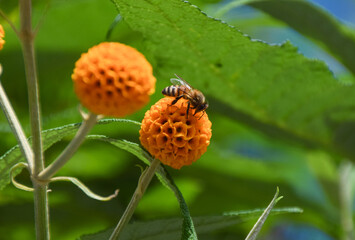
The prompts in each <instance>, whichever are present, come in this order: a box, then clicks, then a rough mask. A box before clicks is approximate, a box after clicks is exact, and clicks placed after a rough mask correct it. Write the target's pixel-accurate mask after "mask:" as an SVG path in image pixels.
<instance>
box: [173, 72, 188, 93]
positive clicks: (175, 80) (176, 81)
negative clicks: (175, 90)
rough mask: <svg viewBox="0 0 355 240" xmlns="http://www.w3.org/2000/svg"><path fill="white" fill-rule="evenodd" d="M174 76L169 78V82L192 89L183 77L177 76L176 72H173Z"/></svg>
mask: <svg viewBox="0 0 355 240" xmlns="http://www.w3.org/2000/svg"><path fill="white" fill-rule="evenodd" d="M175 76H176V78H170V82H171V83H172V84H174V85H180V86H185V87H187V88H188V89H190V90H191V89H193V88H192V87H191V86H190V84H188V83H187V82H186V81H185V80H184V79H182V78H181V77H179V76H178V75H177V74H175Z"/></svg>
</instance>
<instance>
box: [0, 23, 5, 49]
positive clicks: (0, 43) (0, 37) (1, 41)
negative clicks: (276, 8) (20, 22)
mask: <svg viewBox="0 0 355 240" xmlns="http://www.w3.org/2000/svg"><path fill="white" fill-rule="evenodd" d="M4 37H5V31H4V28H3V27H2V25H1V24H0V50H1V49H2V48H3V47H4V44H5V40H4V39H3V38H4Z"/></svg>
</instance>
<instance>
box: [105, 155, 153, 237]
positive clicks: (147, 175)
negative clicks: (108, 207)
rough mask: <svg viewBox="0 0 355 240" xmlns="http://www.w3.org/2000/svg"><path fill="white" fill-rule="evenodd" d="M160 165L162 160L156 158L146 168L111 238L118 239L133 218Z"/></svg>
mask: <svg viewBox="0 0 355 240" xmlns="http://www.w3.org/2000/svg"><path fill="white" fill-rule="evenodd" d="M159 165H160V161H159V160H157V159H154V160H153V162H151V163H150V166H149V167H148V169H146V170H145V171H144V172H143V174H142V175H141V177H140V178H139V181H138V186H137V188H136V190H135V192H134V194H133V196H132V198H131V201H130V202H129V204H128V206H127V208H126V210H125V212H124V213H123V215H122V217H121V219H120V221H119V222H118V224H117V226H116V228H115V229H114V230H113V233H112V234H111V237H110V240H117V239H118V237H119V235H120V233H121V232H122V230H123V228H124V227H125V226H126V224H127V223H128V222H129V220H130V219H131V217H132V215H133V213H134V211H135V210H136V208H137V206H138V203H139V201H140V200H141V198H142V197H143V195H144V192H145V190H146V189H147V187H148V185H149V183H150V181H151V180H152V178H153V176H154V174H155V171H156V170H157V168H158V167H159Z"/></svg>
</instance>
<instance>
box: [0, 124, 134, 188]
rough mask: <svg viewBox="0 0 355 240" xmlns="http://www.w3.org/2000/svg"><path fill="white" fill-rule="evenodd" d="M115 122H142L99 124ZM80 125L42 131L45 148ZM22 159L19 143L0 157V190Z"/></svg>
mask: <svg viewBox="0 0 355 240" xmlns="http://www.w3.org/2000/svg"><path fill="white" fill-rule="evenodd" d="M114 122H128V123H133V124H138V125H139V124H140V123H138V122H135V121H131V120H125V119H103V120H100V121H99V122H98V124H109V123H114ZM80 125H81V123H73V124H68V125H65V126H61V127H57V128H52V129H48V130H44V131H42V139H43V140H42V142H43V149H44V150H47V149H48V148H50V147H51V146H52V145H53V144H54V143H56V142H59V141H61V140H62V139H63V138H64V137H66V136H69V135H72V134H74V133H75V132H76V130H77V129H78V128H79V127H80ZM21 161H24V158H23V157H22V155H21V151H20V149H19V147H18V145H16V146H15V147H13V148H11V149H10V150H9V151H7V152H6V153H5V154H4V155H3V156H1V157H0V190H1V189H3V188H4V187H5V186H6V185H7V184H9V183H10V175H9V173H10V169H11V167H12V166H14V165H15V164H16V163H19V162H21Z"/></svg>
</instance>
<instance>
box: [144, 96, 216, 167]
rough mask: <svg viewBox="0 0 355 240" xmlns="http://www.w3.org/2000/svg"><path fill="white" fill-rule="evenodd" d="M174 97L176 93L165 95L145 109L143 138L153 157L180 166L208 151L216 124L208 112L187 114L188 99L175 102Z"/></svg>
mask: <svg viewBox="0 0 355 240" xmlns="http://www.w3.org/2000/svg"><path fill="white" fill-rule="evenodd" d="M173 100H174V98H173V97H165V98H162V99H160V100H159V101H158V102H157V103H155V104H154V105H153V106H152V107H151V108H150V110H148V111H147V112H146V113H145V116H144V119H143V121H142V126H141V129H140V131H139V135H140V137H139V139H140V142H141V144H142V146H143V147H144V148H145V149H146V150H147V151H148V152H149V153H150V154H151V155H152V156H153V157H155V158H157V159H159V160H160V161H161V162H162V163H163V164H165V165H168V166H170V167H172V168H175V169H180V168H181V167H183V166H186V165H190V164H192V163H193V162H195V161H196V160H198V159H199V158H200V157H201V156H202V154H204V153H205V152H206V151H207V147H208V145H209V144H210V139H211V136H212V130H211V126H212V124H211V122H210V121H209V119H208V116H207V114H206V113H205V114H204V115H203V116H202V117H201V115H202V114H203V113H202V112H201V113H200V114H201V115H200V114H196V115H195V116H193V114H191V112H190V113H189V114H188V117H187V116H186V111H187V101H181V100H180V101H179V102H178V103H176V104H175V105H171V102H172V101H173ZM190 111H191V110H190Z"/></svg>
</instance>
